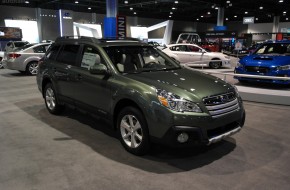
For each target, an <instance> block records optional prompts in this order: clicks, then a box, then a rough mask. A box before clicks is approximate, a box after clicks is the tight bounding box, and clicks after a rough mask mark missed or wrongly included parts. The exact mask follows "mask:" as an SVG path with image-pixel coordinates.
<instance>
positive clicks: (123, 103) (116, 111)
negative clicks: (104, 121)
mask: <svg viewBox="0 0 290 190" xmlns="http://www.w3.org/2000/svg"><path fill="white" fill-rule="evenodd" d="M128 106H132V107H135V108H136V109H138V110H139V111H140V112H141V113H142V114H143V115H144V117H145V114H144V112H143V110H142V109H141V107H140V106H139V105H138V104H137V103H136V102H135V101H133V100H131V99H129V98H123V99H120V100H119V101H118V102H117V103H116V105H115V107H114V111H113V124H114V129H117V125H116V124H117V119H118V114H119V113H120V111H121V110H122V109H123V108H124V107H128ZM145 121H146V117H145ZM146 122H147V121H146Z"/></svg>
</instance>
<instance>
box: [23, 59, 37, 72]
mask: <svg viewBox="0 0 290 190" xmlns="http://www.w3.org/2000/svg"><path fill="white" fill-rule="evenodd" d="M37 72H38V62H37V61H33V62H30V63H28V64H27V66H26V73H27V74H29V75H36V74H37Z"/></svg>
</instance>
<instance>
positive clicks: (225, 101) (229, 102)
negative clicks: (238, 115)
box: [203, 92, 240, 118]
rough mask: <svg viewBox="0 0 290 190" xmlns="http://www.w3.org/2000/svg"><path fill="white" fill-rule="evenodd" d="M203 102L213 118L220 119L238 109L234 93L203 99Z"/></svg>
mask: <svg viewBox="0 0 290 190" xmlns="http://www.w3.org/2000/svg"><path fill="white" fill-rule="evenodd" d="M203 102H204V104H205V107H206V108H207V110H208V111H209V113H210V115H211V116H212V117H213V118H218V117H222V116H224V115H227V114H230V113H233V112H235V111H237V110H239V109H240V107H239V102H238V99H237V97H236V95H235V93H234V92H230V93H226V94H221V95H217V96H212V97H208V98H204V99H203Z"/></svg>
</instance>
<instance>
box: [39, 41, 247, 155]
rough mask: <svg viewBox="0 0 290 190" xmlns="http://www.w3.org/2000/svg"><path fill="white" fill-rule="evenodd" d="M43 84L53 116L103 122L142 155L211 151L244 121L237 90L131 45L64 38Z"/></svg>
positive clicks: (48, 61) (43, 69)
mask: <svg viewBox="0 0 290 190" xmlns="http://www.w3.org/2000/svg"><path fill="white" fill-rule="evenodd" d="M37 84H38V88H39V90H40V92H41V93H42V96H43V98H44V102H45V105H46V107H47V109H48V111H49V112H50V113H52V114H59V113H60V112H61V111H62V109H63V107H64V106H65V105H68V106H70V107H73V108H77V109H80V110H82V111H83V112H85V113H88V114H91V115H97V116H99V117H100V118H102V119H104V120H106V121H108V122H109V123H110V124H111V126H113V128H114V129H116V130H117V131H118V134H119V138H120V141H121V143H122V145H123V146H124V147H125V149H126V150H127V151H129V152H131V153H133V154H136V155H142V154H145V153H146V152H147V151H148V150H149V148H150V145H151V142H157V143H163V144H167V145H172V146H183V147H184V146H192V145H195V144H200V143H201V144H207V145H209V144H211V143H215V142H217V141H220V140H222V139H223V138H225V137H228V136H230V135H232V134H234V133H237V132H238V131H239V130H240V129H241V128H242V127H243V125H244V121H245V110H244V107H243V103H242V100H241V97H240V96H239V93H238V92H237V90H236V88H235V87H234V86H232V85H231V84H229V83H226V82H225V81H223V80H221V79H219V78H216V77H214V76H210V75H207V74H204V73H201V72H199V71H195V70H190V69H187V68H184V67H182V66H180V65H179V64H178V63H177V62H175V61H174V60H173V59H171V58H170V57H169V56H167V55H166V54H165V53H163V52H162V51H160V50H159V49H158V48H155V47H153V46H151V45H148V44H146V43H143V42H139V41H134V40H132V39H131V40H113V39H108V40H106V39H96V38H88V37H80V38H78V39H74V38H70V37H61V38H58V39H57V40H56V42H55V43H54V44H53V45H52V46H51V47H50V49H49V50H48V52H47V53H46V55H45V56H44V58H43V59H42V60H41V61H40V62H39V72H38V74H37Z"/></svg>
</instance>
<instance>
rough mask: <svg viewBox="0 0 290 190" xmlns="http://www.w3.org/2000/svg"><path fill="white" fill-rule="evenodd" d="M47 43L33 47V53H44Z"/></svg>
mask: <svg viewBox="0 0 290 190" xmlns="http://www.w3.org/2000/svg"><path fill="white" fill-rule="evenodd" d="M48 46H49V45H40V46H37V47H35V48H33V51H34V53H45V52H46V50H47V49H48Z"/></svg>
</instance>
